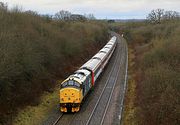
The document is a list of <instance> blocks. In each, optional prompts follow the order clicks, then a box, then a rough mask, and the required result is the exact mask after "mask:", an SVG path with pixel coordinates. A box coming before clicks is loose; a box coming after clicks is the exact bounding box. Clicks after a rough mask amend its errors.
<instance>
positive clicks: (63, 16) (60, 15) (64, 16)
mask: <svg viewBox="0 0 180 125" xmlns="http://www.w3.org/2000/svg"><path fill="white" fill-rule="evenodd" d="M70 16H71V13H70V12H69V11H64V10H61V11H59V12H57V13H56V14H55V19H58V20H69V19H70Z"/></svg>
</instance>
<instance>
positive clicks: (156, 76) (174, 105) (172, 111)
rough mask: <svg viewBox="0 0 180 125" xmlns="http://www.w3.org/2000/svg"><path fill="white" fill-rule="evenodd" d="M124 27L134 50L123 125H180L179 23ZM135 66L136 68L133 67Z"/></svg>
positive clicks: (138, 24) (123, 30)
mask: <svg viewBox="0 0 180 125" xmlns="http://www.w3.org/2000/svg"><path fill="white" fill-rule="evenodd" d="M123 26H124V27H125V29H122V30H121V32H124V34H125V37H126V38H127V40H128V42H129V45H130V46H131V48H130V57H129V58H130V64H129V75H130V78H129V83H128V91H127V93H126V101H125V105H126V106H125V115H124V118H123V123H124V124H125V125H130V124H133V125H178V124H179V123H180V121H179V113H180V112H179V111H180V105H179V104H180V98H179V97H180V86H179V83H180V65H179V64H180V36H179V34H180V21H172V22H163V23H161V24H156V25H153V24H148V23H144V22H143V23H127V24H123ZM131 49H133V51H132V50H131ZM131 54H133V55H135V58H134V57H132V56H131ZM133 58H134V60H133V61H131V60H132V59H133ZM133 62H134V65H133V66H131V65H132V63H133Z"/></svg>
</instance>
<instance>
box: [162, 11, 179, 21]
mask: <svg viewBox="0 0 180 125" xmlns="http://www.w3.org/2000/svg"><path fill="white" fill-rule="evenodd" d="M179 17H180V14H179V12H176V11H165V13H164V15H163V19H164V20H174V19H179Z"/></svg>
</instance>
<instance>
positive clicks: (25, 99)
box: [0, 3, 108, 124]
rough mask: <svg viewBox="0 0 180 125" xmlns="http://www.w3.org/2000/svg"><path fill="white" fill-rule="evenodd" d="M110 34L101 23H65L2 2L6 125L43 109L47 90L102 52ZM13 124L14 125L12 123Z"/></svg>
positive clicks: (1, 94) (1, 87)
mask: <svg viewBox="0 0 180 125" xmlns="http://www.w3.org/2000/svg"><path fill="white" fill-rule="evenodd" d="M107 39H108V29H107V27H106V25H105V24H104V23H103V22H98V21H90V20H83V21H78V20H76V21H68V22H66V21H62V20H57V19H56V20H54V19H52V18H49V17H48V16H42V15H39V14H37V13H35V12H32V11H27V12H22V11H21V10H19V9H18V8H14V9H11V10H8V9H7V5H5V4H3V3H0V124H1V123H2V124H3V123H4V124H5V123H6V121H9V123H6V124H11V120H12V117H13V115H14V114H16V111H17V109H20V108H22V107H24V106H27V105H37V104H38V103H39V97H40V95H41V94H42V93H43V92H44V91H48V92H51V91H52V89H53V88H54V86H55V85H56V80H57V79H61V78H64V77H66V76H68V75H69V74H68V72H72V71H74V70H75V69H77V67H79V66H80V65H81V64H83V63H84V62H85V61H86V60H87V59H89V58H90V57H91V56H92V55H93V54H95V53H96V52H97V51H98V50H99V48H101V47H102V46H103V45H104V44H105V43H106V41H107ZM7 119H8V120H7Z"/></svg>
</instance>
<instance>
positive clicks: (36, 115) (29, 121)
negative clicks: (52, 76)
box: [13, 87, 59, 125]
mask: <svg viewBox="0 0 180 125" xmlns="http://www.w3.org/2000/svg"><path fill="white" fill-rule="evenodd" d="M58 95H59V87H56V88H55V90H54V91H53V92H52V93H48V92H45V93H44V94H43V95H42V96H41V98H40V103H39V104H38V105H36V106H27V107H26V108H24V109H21V110H20V111H19V112H18V114H17V116H16V117H15V119H14V120H13V124H14V125H42V124H43V121H44V120H46V119H47V118H48V117H49V113H51V112H52V110H53V109H54V107H56V106H57V104H58V103H59V96H58Z"/></svg>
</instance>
